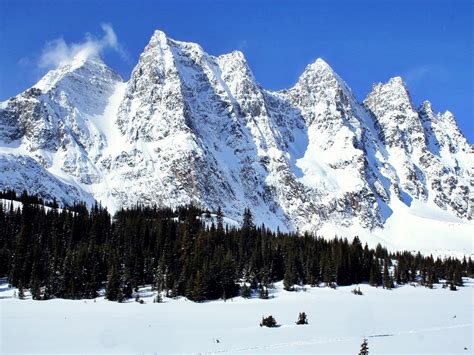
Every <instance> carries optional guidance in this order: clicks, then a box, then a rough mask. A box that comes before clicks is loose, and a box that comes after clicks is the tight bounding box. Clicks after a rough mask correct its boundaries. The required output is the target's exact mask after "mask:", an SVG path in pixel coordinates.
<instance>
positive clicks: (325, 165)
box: [0, 31, 474, 251]
mask: <svg viewBox="0 0 474 355" xmlns="http://www.w3.org/2000/svg"><path fill="white" fill-rule="evenodd" d="M473 164H474V154H473V150H472V146H470V145H469V144H468V142H467V141H466V139H465V138H464V136H463V135H462V133H461V132H460V130H459V128H458V127H457V125H456V122H455V119H454V117H453V115H452V114H451V113H449V112H446V113H444V114H439V113H435V112H434V111H433V109H432V106H431V104H430V103H429V102H424V103H423V105H422V106H421V107H420V108H418V109H417V108H415V107H414V106H413V103H412V101H411V99H410V95H409V93H408V91H407V89H406V87H405V84H404V83H403V81H402V79H401V78H399V77H395V78H392V79H390V80H389V82H388V83H385V84H376V85H374V87H373V90H372V92H371V93H370V94H369V95H368V96H367V98H366V99H365V100H364V102H363V103H359V102H358V101H357V100H356V99H355V98H354V96H353V95H352V93H351V90H350V88H349V87H348V86H347V85H346V83H344V81H343V80H342V79H341V78H340V77H339V76H338V75H337V74H336V73H335V72H334V71H333V70H332V69H331V67H330V66H329V65H328V64H327V63H325V62H324V61H323V60H322V59H317V60H316V61H315V62H314V63H312V64H310V65H308V67H307V68H306V70H305V71H304V73H303V74H302V75H301V77H300V78H299V80H298V82H297V83H296V84H295V85H294V86H293V87H292V88H290V89H288V90H284V91H279V92H273V91H269V90H266V89H264V88H262V87H261V86H260V85H259V84H258V82H257V81H256V79H255V77H254V76H253V74H252V72H251V70H250V68H249V67H248V65H247V63H246V61H245V58H244V56H243V54H242V53H241V52H238V51H235V52H232V53H229V54H225V55H221V56H218V57H215V56H211V55H209V54H207V53H206V52H204V50H203V49H202V48H201V47H200V46H199V45H197V44H194V43H186V42H179V41H175V40H172V39H170V38H168V37H167V36H166V35H165V34H164V33H163V32H161V31H156V32H155V33H154V34H153V36H152V38H151V40H150V42H149V44H148V45H147V47H146V48H145V50H144V52H143V53H142V54H141V55H140V58H139V61H138V64H137V65H136V67H135V68H134V70H133V72H132V74H131V78H130V80H129V81H128V82H124V81H123V80H122V79H121V77H120V76H119V75H118V74H116V73H115V72H114V71H113V70H112V69H110V68H108V67H107V66H106V65H105V64H104V63H103V62H102V61H101V60H100V59H99V58H97V57H92V58H91V57H89V58H83V57H82V58H76V59H75V60H74V61H73V62H71V63H66V64H64V65H62V66H60V67H59V68H57V69H56V70H52V71H50V72H49V73H48V74H47V75H46V76H45V77H44V78H43V79H41V80H40V81H39V82H38V83H37V84H36V85H35V86H34V87H32V88H31V89H28V90H26V91H25V92H23V93H21V94H19V95H18V96H16V97H13V98H11V99H9V100H8V101H5V102H2V103H0V169H1V171H0V189H5V188H15V189H17V190H22V189H27V190H28V191H29V192H30V193H39V194H40V195H41V196H43V197H45V198H47V199H48V198H52V197H53V196H54V197H56V198H57V199H58V200H59V201H61V202H62V203H68V204H70V203H72V202H73V201H78V200H85V201H87V202H88V203H92V202H93V201H94V200H96V201H99V202H101V203H102V204H104V205H106V206H107V207H109V209H111V210H112V211H113V210H117V209H118V208H120V207H122V206H125V207H126V206H132V205H135V204H137V203H140V204H158V205H167V206H177V205H181V204H187V203H193V204H196V205H199V206H202V207H205V208H209V209H211V210H215V209H216V208H217V207H218V206H221V208H222V209H223V210H224V213H225V214H226V215H227V216H229V217H230V218H234V219H239V218H240V216H241V214H242V211H243V209H244V208H245V207H250V208H251V210H252V212H253V213H254V217H255V220H256V222H257V223H265V224H266V225H267V226H269V227H272V228H277V227H279V228H280V229H281V230H297V229H298V230H300V231H311V232H319V233H324V234H328V235H330V236H332V235H333V234H334V233H343V234H344V233H346V234H348V233H358V234H360V235H365V236H366V237H367V238H371V237H372V236H378V237H380V238H382V239H385V241H386V242H387V243H388V244H390V243H392V242H394V241H395V240H397V238H398V237H400V238H402V237H401V235H402V234H403V235H404V237H403V238H405V236H406V233H407V231H408V232H409V231H411V230H426V229H425V228H423V226H436V231H437V232H439V231H440V230H441V231H444V232H446V233H447V232H448V231H450V233H454V235H455V236H454V237H453V238H458V239H460V240H462V241H464V243H465V244H463V248H464V249H465V248H467V249H469V244H470V243H472V233H471V232H470V229H471V228H472V218H473V216H474V210H473V199H472V195H471V190H472V189H473V185H472V184H473V183H472V181H471V180H472V179H473V178H472V168H473ZM404 221H410V222H409V223H408V224H405V223H404ZM433 223H434V224H433ZM436 223H438V224H439V225H438V224H436ZM404 224H405V225H404ZM400 225H404V226H403V228H402V227H401V226H400ZM440 226H441V227H440ZM453 226H454V227H453ZM397 228H398V229H397ZM443 228H444V229H443ZM428 230H429V228H428ZM394 231H396V232H394ZM444 232H443V233H444ZM397 233H398V234H397ZM438 234H439V233H438ZM397 236H398V237H397ZM427 237H428V236H427ZM367 238H366V239H367ZM380 238H379V239H380ZM415 238H416V237H415ZM448 238H449V236H445V237H444V239H443V242H442V243H441V244H440V245H443V246H444V247H447V248H449V245H450V243H451V242H452V239H451V240H448ZM404 240H406V238H405V239H404ZM422 240H423V241H424V242H426V241H427V239H422ZM429 243H431V242H429ZM435 244H436V243H435ZM394 245H397V243H394ZM430 247H433V248H437V244H436V245H434V244H430ZM453 248H455V247H453ZM471 251H472V244H471Z"/></svg>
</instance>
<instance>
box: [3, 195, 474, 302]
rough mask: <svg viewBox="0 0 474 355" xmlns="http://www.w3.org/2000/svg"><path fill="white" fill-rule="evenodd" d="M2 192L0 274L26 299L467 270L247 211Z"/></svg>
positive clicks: (404, 277) (387, 278)
mask: <svg viewBox="0 0 474 355" xmlns="http://www.w3.org/2000/svg"><path fill="white" fill-rule="evenodd" d="M0 198H3V199H7V200H14V199H16V200H19V201H21V202H22V207H21V208H16V209H15V208H14V207H13V204H12V203H4V204H0V277H7V278H8V282H9V283H10V284H11V285H12V286H14V287H17V288H19V292H20V293H22V292H23V290H25V289H29V290H30V292H31V295H32V297H33V299H49V298H53V297H58V298H69V299H81V298H94V297H97V296H98V295H99V292H100V291H101V290H104V289H105V296H106V297H107V298H108V299H109V300H113V301H119V302H122V301H124V300H126V299H128V298H130V297H133V296H134V292H135V291H136V290H137V288H138V287H140V286H142V285H150V284H151V285H153V288H154V290H157V291H161V294H165V295H167V296H169V297H175V296H186V297H187V298H189V299H191V300H193V301H197V302H199V301H204V300H212V299H218V298H224V299H225V298H230V297H234V296H236V295H239V294H241V295H242V296H244V297H248V296H249V295H250V294H251V293H252V290H254V292H255V293H257V292H258V293H259V295H260V297H262V298H266V297H268V288H269V287H271V285H272V283H273V282H275V281H280V280H283V281H284V287H285V289H286V290H293V288H294V285H297V284H300V285H304V284H310V285H313V286H314V285H321V284H323V285H326V286H330V287H337V286H338V285H351V284H358V283H364V282H365V283H370V284H371V285H373V286H381V287H385V288H392V287H395V286H396V285H400V284H405V283H411V282H417V283H419V284H422V285H424V286H426V287H432V285H433V283H437V282H439V280H445V284H446V286H448V287H449V288H450V289H451V290H455V289H456V287H457V286H462V277H463V276H471V277H472V276H474V263H473V261H472V260H471V258H469V259H468V260H466V259H465V258H464V259H463V260H458V259H454V258H447V259H443V260H442V259H439V258H438V259H434V258H433V257H432V256H422V255H421V254H420V253H417V254H414V253H410V252H397V253H389V251H387V250H386V249H385V248H383V247H381V246H380V245H378V246H377V247H376V248H375V249H370V248H368V246H367V245H365V246H364V245H362V244H361V242H360V241H359V239H358V238H357V237H356V238H354V239H353V240H352V241H348V240H347V239H340V238H335V239H333V240H330V241H329V240H326V239H323V238H320V237H316V236H312V235H309V234H305V235H303V236H298V235H296V234H293V233H280V232H272V231H270V230H268V229H267V228H265V226H263V225H262V226H255V225H254V223H253V221H252V214H251V212H250V210H248V209H246V210H245V213H244V215H243V223H242V225H241V227H240V228H238V229H237V228H228V227H227V226H225V225H224V222H223V215H222V213H221V210H220V208H219V207H217V206H216V212H215V214H214V216H216V218H211V215H210V212H209V211H203V210H200V209H199V208H196V207H194V206H185V207H181V208H177V209H176V210H172V209H169V208H150V207H140V206H137V207H135V208H131V209H128V210H121V211H119V212H117V213H116V214H115V216H113V217H112V216H111V215H110V214H109V213H108V212H107V210H106V209H104V208H102V207H100V206H98V205H95V206H94V207H93V208H91V209H87V208H86V206H85V205H82V204H79V205H75V206H72V207H70V208H68V209H58V205H57V203H56V202H53V203H49V204H47V205H49V206H50V207H47V208H45V207H44V201H42V200H41V199H38V198H36V197H32V196H28V195H27V194H26V193H23V194H22V195H21V196H17V195H16V194H15V193H14V192H12V191H8V192H3V193H1V195H0Z"/></svg>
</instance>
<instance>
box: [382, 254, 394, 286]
mask: <svg viewBox="0 0 474 355" xmlns="http://www.w3.org/2000/svg"><path fill="white" fill-rule="evenodd" d="M383 287H384V288H386V289H388V290H390V289H392V288H393V279H392V277H391V276H390V273H389V272H388V259H387V258H386V259H385V260H384V263H383Z"/></svg>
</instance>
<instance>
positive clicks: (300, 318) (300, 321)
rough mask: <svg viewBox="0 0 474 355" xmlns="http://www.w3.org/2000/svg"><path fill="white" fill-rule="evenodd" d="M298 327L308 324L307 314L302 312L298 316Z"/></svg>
mask: <svg viewBox="0 0 474 355" xmlns="http://www.w3.org/2000/svg"><path fill="white" fill-rule="evenodd" d="M295 323H296V324H297V325H304V324H308V317H307V316H306V313H305V312H301V313H300V314H299V316H298V320H297V321H296V322H295Z"/></svg>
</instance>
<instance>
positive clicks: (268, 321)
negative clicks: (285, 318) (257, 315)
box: [260, 316, 277, 328]
mask: <svg viewBox="0 0 474 355" xmlns="http://www.w3.org/2000/svg"><path fill="white" fill-rule="evenodd" d="M260 326H261V327H268V328H274V327H276V326H277V322H276V320H275V318H273V316H268V317H262V322H261V323H260Z"/></svg>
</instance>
